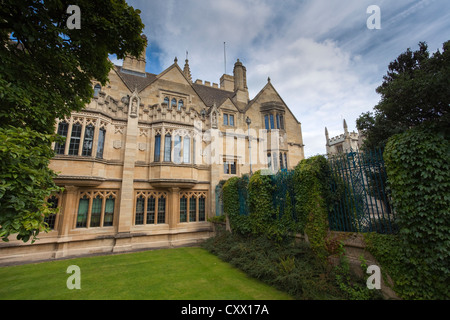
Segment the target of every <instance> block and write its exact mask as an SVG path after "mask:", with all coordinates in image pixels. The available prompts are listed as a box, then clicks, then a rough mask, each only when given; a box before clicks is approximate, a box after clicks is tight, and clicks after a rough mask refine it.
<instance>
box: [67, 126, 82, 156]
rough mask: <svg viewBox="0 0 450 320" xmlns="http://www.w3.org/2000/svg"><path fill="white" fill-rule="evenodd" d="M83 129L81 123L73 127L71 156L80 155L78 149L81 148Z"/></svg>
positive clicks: (70, 145)
mask: <svg viewBox="0 0 450 320" xmlns="http://www.w3.org/2000/svg"><path fill="white" fill-rule="evenodd" d="M81 128H82V125H81V124H79V123H75V124H74V125H73V126H72V136H71V137H70V144H69V155H71V156H76V155H78V149H79V148H80V138H81Z"/></svg>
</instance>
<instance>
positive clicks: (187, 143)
mask: <svg viewBox="0 0 450 320" xmlns="http://www.w3.org/2000/svg"><path fill="white" fill-rule="evenodd" d="M183 143H184V144H183V162H184V163H190V162H191V159H190V157H191V138H190V137H189V136H185V137H184V142H183Z"/></svg>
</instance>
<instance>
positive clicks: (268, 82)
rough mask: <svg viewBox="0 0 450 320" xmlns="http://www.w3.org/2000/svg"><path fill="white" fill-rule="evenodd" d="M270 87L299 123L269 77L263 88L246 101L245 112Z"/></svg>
mask: <svg viewBox="0 0 450 320" xmlns="http://www.w3.org/2000/svg"><path fill="white" fill-rule="evenodd" d="M269 88H270V89H272V90H273V91H274V92H275V93H276V95H277V97H278V98H279V99H280V101H281V102H282V103H283V104H284V106H285V108H286V110H288V111H289V112H290V113H291V115H292V116H293V117H294V119H295V121H297V122H298V123H300V121H298V120H297V118H296V117H295V115H294V113H293V112H292V111H291V109H289V107H288V105H287V104H286V102H284V100H283V98H281V96H280V94H279V93H278V91H277V90H276V89H275V87H274V86H273V85H272V83H271V82H270V78H269V79H268V81H267V84H266V85H265V86H264V88H262V89H261V91H259V92H258V94H257V95H256V96H255V97H254V98H253V99H252V100H250V102H249V103H248V105H247V107H246V108H245V112H247V110H248V109H250V108H251V107H252V105H253V104H254V103H256V102H257V101H258V99H259V97H260V96H261V95H262V94H263V92H264V91H266V90H267V89H269Z"/></svg>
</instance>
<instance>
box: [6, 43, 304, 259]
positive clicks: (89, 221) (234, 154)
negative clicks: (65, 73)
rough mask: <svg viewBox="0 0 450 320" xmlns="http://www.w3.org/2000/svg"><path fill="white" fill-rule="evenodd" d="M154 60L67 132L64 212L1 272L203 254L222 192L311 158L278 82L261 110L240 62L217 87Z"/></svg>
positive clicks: (124, 70)
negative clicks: (144, 252)
mask: <svg viewBox="0 0 450 320" xmlns="http://www.w3.org/2000/svg"><path fill="white" fill-rule="evenodd" d="M144 53H145V52H144ZM144 53H143V54H142V55H141V56H140V57H138V58H135V57H130V56H128V57H126V58H125V59H124V61H123V65H122V66H115V67H114V69H113V70H111V72H110V74H109V82H108V84H107V85H105V86H101V84H100V83H98V82H97V81H92V84H93V88H94V97H93V99H92V101H91V102H90V103H89V104H88V105H87V106H86V108H85V109H84V110H83V111H81V112H73V113H72V115H71V117H68V118H66V119H58V120H57V123H56V127H55V131H56V132H57V133H58V134H60V135H62V136H65V137H66V142H65V143H64V144H58V143H56V144H55V145H54V150H55V153H56V155H55V157H54V158H53V159H52V161H51V165H50V166H51V168H52V169H53V170H54V171H56V172H57V173H58V177H57V178H56V183H57V184H58V185H60V186H62V187H64V192H63V193H62V194H56V195H54V196H53V197H52V198H50V199H49V200H48V201H49V203H50V204H51V205H52V206H54V207H58V208H59V213H58V214H57V215H55V216H51V217H48V218H47V222H48V224H49V226H50V227H51V229H52V231H50V232H49V233H47V234H42V233H41V234H40V240H38V241H37V242H36V243H35V244H32V245H31V244H23V243H21V242H18V241H13V240H11V241H10V242H9V243H3V244H0V263H1V262H12V261H20V260H40V259H51V258H60V257H67V256H75V255H82V254H91V253H106V252H126V251H131V250H139V249H148V248H159V247H170V246H179V245H187V244H192V243H196V242H198V241H200V240H202V239H205V238H207V237H209V236H211V234H212V226H211V223H210V222H208V217H211V216H214V215H216V208H215V187H216V185H217V184H218V183H219V181H220V180H224V179H228V178H230V177H233V176H240V175H242V174H245V173H249V172H250V171H252V172H255V171H256V170H259V169H266V170H265V172H268V173H271V172H274V171H277V170H279V169H283V168H289V169H290V168H293V167H294V166H295V165H296V164H297V163H298V162H299V161H300V160H302V159H303V158H304V152H303V141H302V132H301V124H300V122H299V121H298V120H297V119H296V118H295V116H294V115H293V114H292V112H291V111H290V110H289V108H288V106H287V105H286V104H285V102H284V101H283V99H282V98H281V97H280V95H279V94H278V93H277V91H276V90H275V88H274V86H273V85H272V83H271V82H270V79H268V82H267V84H266V85H265V86H264V88H262V90H261V91H260V92H259V93H257V95H256V96H255V97H254V98H253V99H251V100H250V99H249V92H248V87H247V76H246V72H247V71H246V68H245V66H244V65H243V64H242V62H240V61H239V60H237V62H236V63H235V65H234V70H233V75H228V74H224V75H223V76H222V77H221V78H220V82H219V83H220V84H216V83H212V84H211V83H210V82H207V81H205V82H203V81H201V80H196V81H192V77H191V71H190V67H189V61H188V60H186V61H185V65H184V66H183V68H181V67H180V66H179V65H178V61H177V59H176V58H175V60H174V63H173V64H172V65H171V66H169V67H168V68H167V69H165V70H164V71H162V72H161V73H160V74H151V73H148V72H146V71H145V67H146V59H145V54H144ZM11 238H12V237H11Z"/></svg>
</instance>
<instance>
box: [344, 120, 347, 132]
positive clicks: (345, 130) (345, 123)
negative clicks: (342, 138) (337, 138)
mask: <svg viewBox="0 0 450 320" xmlns="http://www.w3.org/2000/svg"><path fill="white" fill-rule="evenodd" d="M347 133H348V127H347V122H346V121H345V119H344V134H347Z"/></svg>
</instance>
